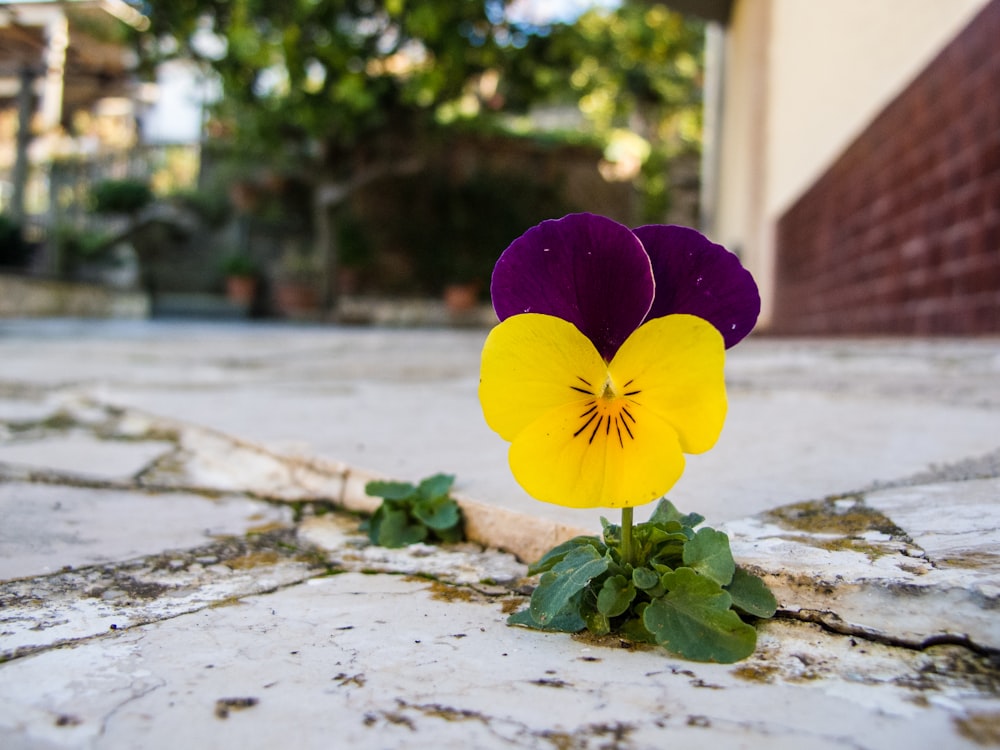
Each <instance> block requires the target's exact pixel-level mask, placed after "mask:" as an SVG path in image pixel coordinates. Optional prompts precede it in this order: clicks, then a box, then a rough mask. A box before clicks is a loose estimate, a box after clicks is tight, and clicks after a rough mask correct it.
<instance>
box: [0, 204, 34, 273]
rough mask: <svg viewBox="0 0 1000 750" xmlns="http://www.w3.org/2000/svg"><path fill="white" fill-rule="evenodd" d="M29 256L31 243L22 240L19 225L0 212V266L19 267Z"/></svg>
mask: <svg viewBox="0 0 1000 750" xmlns="http://www.w3.org/2000/svg"><path fill="white" fill-rule="evenodd" d="M30 258H31V245H29V244H28V243H27V242H25V241H24V236H23V235H22V234H21V227H20V225H19V224H17V223H16V222H15V221H14V220H13V219H11V218H9V217H7V216H4V215H3V214H0V268H2V267H5V266H6V267H9V268H21V267H23V266H25V265H27V263H28V260H29V259H30Z"/></svg>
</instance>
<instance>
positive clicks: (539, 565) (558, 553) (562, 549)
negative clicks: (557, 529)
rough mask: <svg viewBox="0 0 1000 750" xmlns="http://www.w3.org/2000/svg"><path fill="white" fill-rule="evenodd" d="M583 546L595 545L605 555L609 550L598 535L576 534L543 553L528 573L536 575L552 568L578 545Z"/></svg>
mask: <svg viewBox="0 0 1000 750" xmlns="http://www.w3.org/2000/svg"><path fill="white" fill-rule="evenodd" d="M582 546H590V547H593V548H594V549H596V550H597V551H598V552H599V553H600V554H601V555H603V554H604V553H605V552H606V551H607V547H605V546H604V545H603V544H602V543H601V540H600V539H598V538H597V537H596V536H575V537H573V538H572V539H569V540H567V541H565V542H563V543H562V544H559V545H557V546H555V547H553V548H552V549H550V550H549V551H548V552H546V553H545V554H544V555H542V558H541V559H540V560H539V561H538V562H536V563H535V564H534V565H531V566H530V567H529V568H528V575H529V576H536V575H538V574H539V573H544V572H545V571H547V570H551V569H552V567H553V566H555V565H557V564H558V563H560V562H561V561H562V560H563V558H565V557H566V555H568V554H569V553H570V552H572V551H573V550H574V549H576V548H577V547H582Z"/></svg>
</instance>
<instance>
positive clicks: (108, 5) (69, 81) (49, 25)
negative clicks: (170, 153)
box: [0, 0, 148, 220]
mask: <svg viewBox="0 0 1000 750" xmlns="http://www.w3.org/2000/svg"><path fill="white" fill-rule="evenodd" d="M145 25H148V20H147V19H146V18H145V17H143V16H142V15H141V14H140V13H139V12H138V11H136V10H135V9H134V8H133V7H132V6H130V5H127V4H126V3H125V2H123V0H28V1H23V2H9V1H8V0H0V135H2V136H4V137H2V138H0V170H2V171H7V170H9V171H10V175H11V176H10V187H9V189H10V196H9V200H5V201H3V202H4V203H6V206H7V211H8V213H9V214H10V215H11V216H12V217H13V218H14V219H15V220H20V219H22V218H23V216H24V208H25V207H24V195H25V185H26V183H27V175H28V164H29V159H32V158H33V159H35V160H37V161H43V160H45V159H46V158H49V157H51V155H52V153H53V151H54V149H55V145H56V143H57V142H58V140H59V139H60V138H61V137H62V135H63V134H64V133H65V132H67V131H68V130H70V127H69V126H70V124H71V122H72V120H73V117H74V115H75V114H76V113H77V112H79V111H81V110H84V111H87V110H90V109H92V108H93V107H94V105H95V104H96V103H97V102H98V101H100V100H104V99H108V98H112V97H123V96H129V95H130V94H131V93H132V91H133V82H132V69H133V68H134V65H135V59H134V58H135V56H134V53H133V52H132V50H131V49H130V48H129V47H128V46H127V45H125V44H124V43H123V40H124V39H125V38H126V32H127V31H128V29H129V27H131V28H132V29H136V30H142V29H143V28H144V26H145Z"/></svg>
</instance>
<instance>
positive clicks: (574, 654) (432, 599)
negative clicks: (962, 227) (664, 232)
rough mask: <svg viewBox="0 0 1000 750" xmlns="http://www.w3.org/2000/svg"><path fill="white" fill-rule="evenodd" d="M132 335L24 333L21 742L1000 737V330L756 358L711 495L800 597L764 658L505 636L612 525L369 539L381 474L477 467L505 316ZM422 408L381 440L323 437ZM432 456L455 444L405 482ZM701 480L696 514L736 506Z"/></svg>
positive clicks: (16, 476) (472, 511) (762, 564)
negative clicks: (732, 447)
mask: <svg viewBox="0 0 1000 750" xmlns="http://www.w3.org/2000/svg"><path fill="white" fill-rule="evenodd" d="M117 330H118V334H117V335H115V336H112V337H110V338H108V336H107V329H101V331H96V332H95V329H92V328H88V327H83V328H77V327H76V324H70V323H52V324H46V325H42V326H40V327H36V328H33V327H30V326H29V327H21V326H16V325H15V326H10V327H9V326H5V325H0V355H3V354H4V353H5V352H8V353H9V352H13V351H15V350H16V351H17V354H18V356H17V357H14V356H7V357H4V358H0V362H3V365H2V367H0V512H2V513H3V519H4V524H2V525H0V746H2V747H4V748H7V747H11V748H20V747H30V748H47V747H81V748H103V747H123V746H125V747H133V746H135V747H152V748H156V747H166V746H168V745H169V746H175V745H177V744H179V743H187V744H189V745H192V746H196V747H213V746H214V747H224V746H225V747H228V746H241V747H248V748H256V747H261V748H263V747H271V746H274V745H277V744H281V745H285V744H292V743H294V744H295V745H297V746H302V747H306V748H308V747H329V746H331V743H335V744H336V745H337V746H340V745H341V744H343V745H344V746H354V747H358V748H362V749H364V748H393V747H427V746H437V747H455V748H458V747H462V748H467V747H477V748H478V747H482V748H494V747H496V748H500V747H504V748H507V747H523V748H558V749H560V750H561V749H562V748H580V749H581V750H583V749H585V748H598V747H612V748H622V749H624V748H653V747H663V746H665V745H669V746H674V747H678V748H685V747H692V748H701V747H706V746H712V747H721V748H728V747H734V748H735V747H741V748H786V747H787V748H791V747H795V748H801V747H809V748H813V747H816V748H886V749H887V750H889V749H892V750H895V748H898V747H911V748H923V747H926V748H935V750H937V749H938V748H945V747H947V748H973V747H984V746H997V745H1000V636H998V628H997V624H996V623H997V619H996V617H995V613H996V612H997V610H998V606H997V597H998V595H1000V585H998V584H1000V567H998V556H997V554H996V552H995V550H996V549H997V541H998V539H997V521H998V518H1000V516H998V510H997V508H998V507H1000V503H998V502H997V501H998V500H1000V460H998V457H1000V453H998V448H1000V445H998V440H1000V436H998V431H997V430H996V426H997V424H998V420H997V417H998V413H1000V385H998V383H997V380H998V378H997V373H998V372H1000V342H995V341H970V342H940V345H937V344H935V345H932V344H930V343H927V342H915V343H913V342H907V343H898V342H820V343H815V342H766V341H765V342H760V344H759V345H757V346H752V347H748V348H747V349H745V350H744V351H745V352H746V355H745V356H743V358H742V359H738V358H737V357H735V356H734V357H733V359H732V362H731V364H732V365H733V366H732V367H731V368H730V370H731V381H732V382H731V386H730V394H731V401H732V421H733V423H734V424H736V425H737V428H736V431H737V432H739V431H740V430H745V432H744V433H743V434H741V435H740V440H739V441H738V447H739V450H736V452H735V453H732V454H729V456H728V458H729V460H730V462H729V463H725V462H723V463H722V464H719V465H716V466H715V467H714V469H715V471H716V474H717V476H716V479H717V482H716V490H715V492H716V494H717V495H721V499H720V498H719V497H716V498H715V500H714V501H713V503H714V504H710V505H711V508H713V509H715V511H716V512H717V515H718V516H721V520H722V521H724V524H723V525H724V527H725V528H726V529H727V530H728V531H729V533H730V534H731V536H732V539H733V548H734V553H735V555H736V557H737V559H738V560H739V562H740V563H741V564H743V565H746V566H748V567H750V568H751V569H753V570H755V571H756V572H758V573H761V574H762V575H764V577H765V578H767V580H768V581H769V583H770V584H771V586H772V588H773V590H774V591H775V593H776V595H777V598H778V600H779V605H780V610H779V613H778V615H777V616H776V618H775V619H774V620H772V621H769V622H767V623H759V624H758V633H759V642H758V649H757V652H756V653H755V654H754V655H753V656H752V657H751V658H750V659H748V660H746V661H745V662H742V663H740V664H737V665H713V664H692V663H690V662H684V661H679V660H677V659H673V658H671V657H670V656H669V655H667V654H666V653H665V652H663V651H661V650H659V649H647V648H639V647H634V646H631V645H630V644H626V643H623V642H621V641H619V640H617V639H613V638H612V639H599V640H595V639H588V638H578V637H571V636H568V635H564V634H542V633H538V632H534V631H528V630H524V629H520V628H511V627H508V626H507V625H506V624H505V621H506V617H507V615H508V613H509V612H511V611H514V610H516V609H518V608H520V607H522V606H524V605H525V603H526V601H527V598H526V597H527V594H528V593H529V592H530V589H531V586H532V585H533V581H532V580H531V579H524V578H523V575H524V573H525V570H526V568H525V565H524V562H525V561H527V560H531V559H533V558H534V557H537V555H538V554H539V552H540V551H541V550H544V549H546V548H548V547H550V546H551V545H552V544H554V543H556V542H557V541H559V540H561V539H565V538H568V537H569V536H572V535H574V534H577V533H588V532H589V533H592V532H594V531H595V530H596V528H597V527H596V524H594V523H593V522H592V519H591V518H590V516H588V515H587V514H572V513H567V514H566V515H559V514H556V515H550V514H546V513H542V512H534V513H524V512H522V511H521V510H520V506H519V505H518V503H517V502H516V501H512V500H510V497H509V496H507V495H503V496H501V500H502V502H493V499H492V498H489V497H486V498H484V497H482V496H480V495H477V494H475V493H473V492H470V491H469V488H470V486H471V487H475V486H476V485H475V483H474V482H467V483H466V484H465V485H464V486H463V487H462V489H463V490H465V491H464V492H463V493H460V496H459V497H460V502H461V504H462V507H463V511H464V512H465V515H466V520H467V529H468V530H469V531H470V536H471V538H472V539H473V540H474V541H473V543H466V544H463V545H452V546H446V547H442V548H438V547H430V546H426V545H416V546H414V547H412V548H408V549H406V550H384V549H380V548H375V547H371V546H370V545H368V544H367V541H366V538H365V537H364V535H363V533H362V532H361V531H360V529H359V526H358V524H359V521H360V519H359V517H358V515H357V513H359V512H365V511H370V510H371V509H373V508H374V507H375V502H376V501H375V500H374V499H373V498H370V497H368V496H367V495H365V494H364V483H365V482H366V481H367V480H368V479H369V478H372V477H374V476H392V477H393V478H401V479H408V480H415V479H418V478H420V476H422V475H424V474H426V473H432V472H436V471H440V470H448V469H449V467H447V466H442V465H441V464H440V461H441V457H442V456H450V455H451V453H452V451H453V447H454V442H450V441H453V440H455V439H456V437H463V435H462V434H461V433H459V434H458V436H456V435H452V434H450V433H449V430H450V429H452V428H453V429H458V425H459V424H464V423H465V422H467V421H470V420H471V417H472V416H473V415H474V412H475V409H476V408H478V407H477V406H476V404H475V401H474V399H475V387H474V380H470V377H471V376H470V372H474V370H475V361H476V358H477V357H476V355H477V347H478V343H477V338H476V337H477V336H478V335H479V334H478V333H477V332H475V331H464V332H457V333H456V332H410V331H401V332H385V331H372V332H370V335H366V333H365V332H360V331H352V332H347V334H346V335H341V334H343V333H344V332H342V331H332V332H331V331H327V330H325V329H303V330H298V329H290V330H289V329H283V330H282V331H280V332H279V331H278V330H277V329H275V330H269V329H264V330H262V331H259V332H257V331H253V330H251V329H245V328H236V329H234V330H233V331H231V332H228V333H226V334H225V335H223V333H222V332H220V330H219V329H218V328H213V327H201V326H194V327H184V328H169V327H168V328H165V329H163V328H157V327H153V329H150V328H149V327H146V326H135V327H124V328H121V329H117ZM27 331H33V332H34V336H33V337H28V336H26V332H27ZM67 331H70V332H72V333H73V334H74V335H73V336H70V337H68V338H69V340H68V338H67ZM279 334H280V335H279ZM281 336H284V338H285V340H284V341H282V338H281ZM25 343H28V344H30V345H29V346H27V347H24V346H23V345H24V344H25ZM748 343H754V342H748ZM15 345H16V346H15ZM393 346H399V347H401V351H402V354H400V356H399V357H398V358H391V357H390V358H389V359H388V360H387V351H388V350H391V349H392V348H393ZM282 352H286V353H287V355H288V360H287V361H286V360H282V358H281V354H282ZM67 358H68V359H67ZM77 360H79V362H77ZM68 361H71V362H73V366H72V367H67V365H66V362H68ZM60 363H61V364H60ZM389 365H392V366H389ZM470 367H471V368H472V369H471V371H470ZM32 373H34V376H32ZM234 392H235V393H236V394H237V395H236V396H235V397H234V395H233V394H234ZM414 396H419V398H416V399H414ZM344 399H346V401H345V400H344ZM469 399H472V402H471V406H470V402H469ZM348 402H349V403H351V404H354V405H355V406H356V407H357V408H358V409H359V411H358V413H354V412H352V411H350V410H347V411H343V410H342V407H343V406H344V404H345V403H348ZM307 404H308V408H307ZM155 406H161V407H170V408H165V409H164V410H163V411H157V410H156V409H155V408H152V407H155ZM768 406H770V407H771V410H773V411H774V412H776V413H777V416H775V417H774V418H773V419H770V420H769V419H768V418H767V414H770V413H772V412H771V411H769V409H768V408H767V407H768ZM238 407H246V409H247V411H246V413H242V412H240V411H239V409H238ZM288 407H291V408H290V409H289V410H288V411H287V412H285V411H283V410H284V409H286V408H288ZM362 407H363V408H362ZM394 410H395V415H396V419H395V422H390V421H388V420H387V421H385V422H380V420H379V419H375V420H374V421H375V422H378V423H379V424H378V427H377V429H376V430H375V432H376V433H377V435H376V437H377V439H378V440H380V441H385V443H384V445H382V444H380V447H379V450H378V451H374V452H373V451H369V450H367V449H368V448H371V446H372V444H368V443H366V450H363V451H362V450H357V451H356V452H354V453H351V452H350V451H348V452H347V455H346V456H345V455H342V454H340V453H338V452H335V451H333V450H330V451H326V450H317V449H316V446H317V445H323V446H326V447H327V448H332V447H334V446H336V445H343V444H344V443H342V442H340V441H341V440H342V437H343V436H344V435H347V434H350V431H351V430H355V429H356V430H357V432H356V433H355V434H357V435H360V436H364V437H363V439H364V440H368V439H369V436H370V435H372V434H374V433H366V432H365V429H366V423H365V422H364V420H362V419H361V418H360V416H359V415H365V416H371V414H373V413H375V414H377V413H380V412H381V413H383V414H385V415H389V414H391V413H392V412H393V411H394ZM331 414H334V415H336V416H335V417H333V419H334V420H336V419H339V418H343V419H346V422H345V423H344V424H340V423H338V422H336V421H334V422H331V421H330V420H331V416H330V415H331ZM741 414H742V416H741ZM747 414H751V415H753V418H752V419H747ZM838 416H839V417H840V418H841V421H840V422H837V417H838ZM796 418H798V420H799V421H798V422H796ZM894 420H895V421H894ZM286 422H287V424H285V423H286ZM227 425H228V426H230V427H239V428H241V429H236V430H233V431H231V432H230V431H227V430H226V429H225V428H226V426H227ZM740 425H742V427H741V426H740ZM762 425H763V426H766V427H767V428H768V429H769V430H770V432H769V435H770V437H772V438H773V441H772V443H771V444H770V445H768V446H766V448H761V447H760V446H761V444H764V443H767V441H766V440H762V439H761V438H760V436H759V434H760V432H761V427H762ZM296 426H297V427H299V428H300V429H301V430H302V431H301V432H298V431H296V429H295V428H296ZM371 426H372V425H371V424H370V423H369V424H367V427H368V428H370V427H371ZM242 428H245V431H243V430H242ZM390 428H392V429H390ZM411 428H412V430H411ZM728 429H729V428H728V427H727V430H728ZM859 429H860V430H861V432H860V433H858V430H859ZM324 430H327V431H328V432H329V433H331V434H332V435H333V437H330V435H326V436H324V435H325V433H324V432H323V431H324ZM296 434H297V435H299V437H304V438H305V441H304V442H301V443H299V444H297V445H292V444H291V443H290V442H287V441H286V439H285V438H286V437H288V436H292V435H296ZM854 438H857V440H854V442H852V440H853V439H854ZM466 443H468V445H466V446H465V448H464V450H467V451H468V453H465V454H462V453H461V451H459V453H460V455H464V456H468V455H472V454H473V453H476V452H483V453H485V454H488V455H482V456H478V457H477V459H476V460H477V461H479V462H481V464H482V465H483V466H485V465H486V464H487V463H488V462H493V461H495V460H496V454H495V452H494V451H493V450H492V448H490V449H489V450H487V449H486V448H484V446H486V445H487V444H486V443H484V442H480V439H479V437H477V433H476V432H475V429H474V428H470V430H469V436H468V437H467V439H466ZM416 444H419V448H417V447H414V446H415V445H416ZM883 444H884V445H883ZM880 445H881V446H882V447H883V448H885V450H884V451H882V452H878V451H877V450H876V449H877V448H878V447H879V446H880ZM501 448H502V446H501ZM723 449H724V445H722V444H720V446H719V450H723ZM81 450H82V452H83V453H86V452H87V451H93V452H95V453H94V455H96V454H97V453H100V452H102V451H105V450H108V451H111V453H113V454H114V455H111V456H110V458H108V460H107V461H106V462H105V461H103V460H98V461H97V465H90V463H91V462H87V461H84V462H80V461H79V460H78V457H79V455H80V453H81ZM408 450H413V451H415V452H416V453H417V454H419V456H420V457H421V459H420V460H430V459H431V458H436V460H437V461H438V463H437V464H435V465H433V468H432V469H431V470H430V471H427V472H422V473H417V472H415V471H401V472H400V473H396V471H394V470H395V469H399V468H400V467H403V468H407V469H411V470H413V469H415V468H417V467H418V466H419V464H418V463H417V462H413V461H409V462H408V460H407V459H406V457H405V455H404V454H406V451H408ZM741 450H742V451H743V452H744V453H747V454H749V455H742V456H740V455H739V453H740V451H741ZM4 451H6V453H4ZM119 451H120V452H119ZM387 451H388V454H387ZM859 451H861V452H869V453H870V452H872V451H875V452H876V454H877V455H876V456H875V457H870V456H869V457H868V458H864V460H860V459H859V458H858V456H859ZM397 453H398V454H400V455H403V458H400V459H399V461H398V462H397V461H396V459H397V455H396V454H397ZM4 455H5V456H6V458H4V457H3V456H4ZM361 455H364V456H365V457H369V458H374V459H376V460H375V461H372V462H370V463H369V462H365V463H362V464H359V465H360V466H361V467H363V466H366V465H369V466H370V465H376V467H377V469H378V471H372V470H368V469H365V468H359V465H355V463H354V462H353V461H351V460H346V459H348V458H350V459H353V458H357V457H358V456H361ZM501 455H502V449H501ZM709 455H711V454H709ZM14 456H16V457H17V459H18V460H17V461H12V460H10V459H11V457H14ZM765 456H773V457H774V459H775V462H774V463H773V464H770V463H767V462H764V463H762V464H761V465H760V466H759V467H756V466H754V462H760V461H762V459H763V458H764V457H765ZM380 457H381V458H382V459H385V458H388V459H389V460H388V461H385V462H381V461H379V460H377V459H379V458H380ZM779 459H782V460H783V461H784V462H783V463H782V460H779ZM463 465H465V466H473V465H476V464H475V463H474V462H472V463H468V464H463ZM813 467H824V468H823V470H822V471H819V472H818V476H811V475H809V472H810V471H811V469H812V468H813ZM756 468H760V472H759V473H760V474H761V475H762V476H763V477H764V478H763V479H762V478H757V479H751V480H745V479H744V478H743V477H742V473H749V474H751V475H752V474H754V469H756ZM503 470H504V467H503V466H502V465H501V466H500V467H499V470H498V469H497V468H496V467H494V468H493V469H490V470H489V471H487V472H486V474H487V475H489V476H494V477H497V476H499V475H500V474H501V472H502V471H503ZM838 471H839V473H838ZM799 472H805V473H806V474H807V475H808V476H806V477H805V478H803V477H800V476H799V475H798V473H799ZM765 480H766V481H765ZM747 481H749V483H750V484H749V485H746V484H745V482H747ZM461 482H462V480H461V477H460V484H461ZM754 482H760V483H761V488H760V491H759V492H758V491H757V490H754V489H753V488H752V485H753V483H754ZM765 485H768V486H769V487H770V490H768V492H770V493H771V494H770V495H768V493H767V492H765V491H764V486H765ZM691 486H692V485H688V487H689V489H688V490H685V493H684V497H685V500H684V501H681V500H678V499H675V502H678V503H679V504H680V505H681V507H682V509H684V510H699V511H700V512H705V510H706V509H703V508H701V507H699V506H698V505H697V504H693V505H692V504H690V503H688V502H687V499H688V498H689V497H690V487H691ZM748 486H750V489H747V487H748ZM813 486H816V487H822V488H825V489H823V490H822V491H818V492H815V493H813V494H809V491H810V487H813ZM694 494H697V493H694ZM744 494H746V495H749V496H750V500H749V501H746V500H745V499H741V500H740V501H739V502H736V503H735V504H734V505H733V506H732V507H728V506H727V505H726V502H727V501H728V500H729V499H730V498H731V497H734V496H739V497H741V498H742V497H743V495H744ZM769 496H770V497H771V502H766V500H767V497H769ZM484 499H486V500H489V501H490V502H485V503H484V502H482V501H483V500H484ZM779 499H780V501H779ZM537 506H538V504H534V505H533V506H528V507H531V508H533V509H534V508H537ZM748 508H749V510H748ZM706 515H709V513H706ZM710 522H711V523H713V525H719V521H718V520H717V519H716V518H711V517H710ZM74 535H75V536H74ZM626 646H627V647H626Z"/></svg>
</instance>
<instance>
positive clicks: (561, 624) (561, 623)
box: [507, 595, 587, 633]
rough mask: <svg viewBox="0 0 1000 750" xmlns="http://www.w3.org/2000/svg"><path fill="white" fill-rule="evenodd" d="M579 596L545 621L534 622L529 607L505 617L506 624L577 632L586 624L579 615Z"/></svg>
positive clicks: (535, 628)
mask: <svg viewBox="0 0 1000 750" xmlns="http://www.w3.org/2000/svg"><path fill="white" fill-rule="evenodd" d="M579 608H580V596H579V595H578V596H576V597H575V599H574V600H572V601H570V603H569V604H568V605H567V606H566V609H565V610H564V611H562V612H560V613H559V614H557V615H556V616H555V617H553V618H552V620H550V621H549V622H547V623H544V624H543V623H540V622H536V621H535V618H534V617H532V616H531V608H530V607H529V608H526V609H522V610H521V611H520V612H515V613H514V614H512V615H511V616H510V617H508V618H507V624H508V625H522V626H524V627H526V628H533V629H534V630H547V631H557V632H560V633H579V632H580V631H581V630H583V629H584V628H585V627H587V624H586V623H585V622H584V621H583V618H582V617H580V613H579V611H578V610H579Z"/></svg>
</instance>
